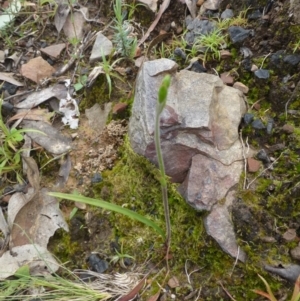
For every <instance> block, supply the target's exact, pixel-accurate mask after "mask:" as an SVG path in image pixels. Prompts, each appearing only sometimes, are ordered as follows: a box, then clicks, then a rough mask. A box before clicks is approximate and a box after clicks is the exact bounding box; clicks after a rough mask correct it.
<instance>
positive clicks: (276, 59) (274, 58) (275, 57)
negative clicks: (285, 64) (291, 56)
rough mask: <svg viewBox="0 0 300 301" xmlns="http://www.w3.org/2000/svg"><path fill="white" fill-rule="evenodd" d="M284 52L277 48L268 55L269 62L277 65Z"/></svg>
mask: <svg viewBox="0 0 300 301" xmlns="http://www.w3.org/2000/svg"><path fill="white" fill-rule="evenodd" d="M283 54H284V50H279V51H277V52H275V53H274V54H272V55H271V56H270V62H271V63H272V64H273V65H274V66H279V65H280V63H281V60H282V57H283Z"/></svg>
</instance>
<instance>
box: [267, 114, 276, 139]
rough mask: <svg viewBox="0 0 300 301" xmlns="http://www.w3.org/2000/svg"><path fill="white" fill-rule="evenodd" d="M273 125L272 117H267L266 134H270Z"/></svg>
mask: <svg viewBox="0 0 300 301" xmlns="http://www.w3.org/2000/svg"><path fill="white" fill-rule="evenodd" d="M273 126H274V119H273V118H269V120H268V123H267V134H268V135H271V134H272V130H273Z"/></svg>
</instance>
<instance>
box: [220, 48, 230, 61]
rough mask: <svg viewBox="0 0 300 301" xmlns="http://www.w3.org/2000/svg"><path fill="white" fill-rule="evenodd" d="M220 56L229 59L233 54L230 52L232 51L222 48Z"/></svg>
mask: <svg viewBox="0 0 300 301" xmlns="http://www.w3.org/2000/svg"><path fill="white" fill-rule="evenodd" d="M220 56H221V59H228V58H231V57H232V54H231V53H230V51H228V50H225V49H222V50H221V51H220Z"/></svg>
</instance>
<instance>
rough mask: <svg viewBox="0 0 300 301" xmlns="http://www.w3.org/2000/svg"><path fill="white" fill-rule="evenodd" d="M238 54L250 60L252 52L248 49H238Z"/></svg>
mask: <svg viewBox="0 0 300 301" xmlns="http://www.w3.org/2000/svg"><path fill="white" fill-rule="evenodd" d="M240 53H241V55H242V56H243V57H244V58H248V57H249V58H250V57H252V56H253V53H252V51H251V50H250V49H249V48H248V47H241V48H240Z"/></svg>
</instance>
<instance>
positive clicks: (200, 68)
mask: <svg viewBox="0 0 300 301" xmlns="http://www.w3.org/2000/svg"><path fill="white" fill-rule="evenodd" d="M191 71H194V72H197V73H203V72H207V70H206V68H204V67H203V65H202V64H200V63H199V61H198V60H197V61H196V62H194V63H193V64H192V66H191Z"/></svg>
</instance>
